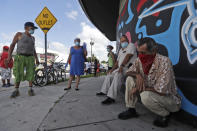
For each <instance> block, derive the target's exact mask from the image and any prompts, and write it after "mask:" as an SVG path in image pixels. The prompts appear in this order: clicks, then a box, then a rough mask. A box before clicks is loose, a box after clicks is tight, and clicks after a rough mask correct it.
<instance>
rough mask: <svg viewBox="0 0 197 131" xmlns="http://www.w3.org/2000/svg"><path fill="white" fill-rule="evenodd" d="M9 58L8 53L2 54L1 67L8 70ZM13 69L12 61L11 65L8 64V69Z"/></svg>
mask: <svg viewBox="0 0 197 131" xmlns="http://www.w3.org/2000/svg"><path fill="white" fill-rule="evenodd" d="M7 58H8V52H3V53H2V54H1V59H0V67H2V68H6V66H5V60H6V59H7ZM12 67H13V59H11V61H10V63H9V64H8V68H12Z"/></svg>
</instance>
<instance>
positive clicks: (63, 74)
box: [61, 70, 66, 81]
mask: <svg viewBox="0 0 197 131" xmlns="http://www.w3.org/2000/svg"><path fill="white" fill-rule="evenodd" d="M61 79H62V81H66V72H65V70H61Z"/></svg>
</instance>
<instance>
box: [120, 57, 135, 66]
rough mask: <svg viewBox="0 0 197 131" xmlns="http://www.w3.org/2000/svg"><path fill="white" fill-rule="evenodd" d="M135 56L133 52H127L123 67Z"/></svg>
mask: <svg viewBox="0 0 197 131" xmlns="http://www.w3.org/2000/svg"><path fill="white" fill-rule="evenodd" d="M132 57H133V54H127V55H126V56H125V58H124V60H123V62H122V64H121V67H125V65H126V64H127V63H128V62H129V61H130V59H131V58H132Z"/></svg>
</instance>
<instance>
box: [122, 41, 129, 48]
mask: <svg viewBox="0 0 197 131" xmlns="http://www.w3.org/2000/svg"><path fill="white" fill-rule="evenodd" d="M128 44H129V43H128V42H123V43H121V47H122V48H126V47H127V46H128Z"/></svg>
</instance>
